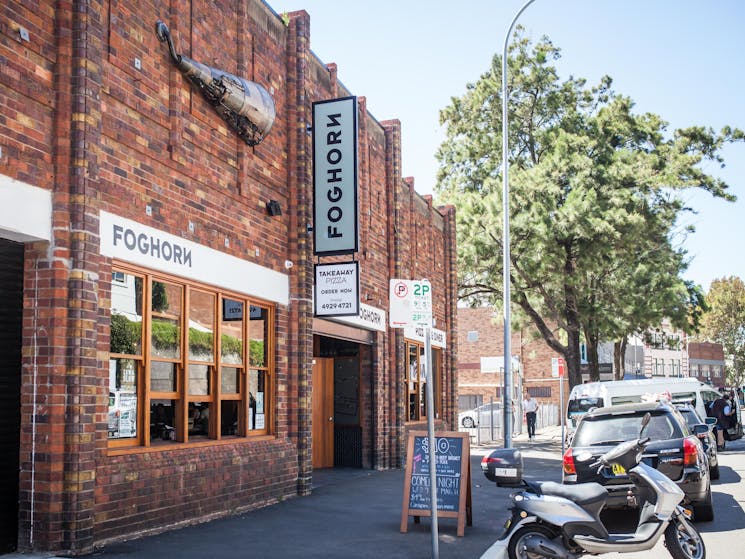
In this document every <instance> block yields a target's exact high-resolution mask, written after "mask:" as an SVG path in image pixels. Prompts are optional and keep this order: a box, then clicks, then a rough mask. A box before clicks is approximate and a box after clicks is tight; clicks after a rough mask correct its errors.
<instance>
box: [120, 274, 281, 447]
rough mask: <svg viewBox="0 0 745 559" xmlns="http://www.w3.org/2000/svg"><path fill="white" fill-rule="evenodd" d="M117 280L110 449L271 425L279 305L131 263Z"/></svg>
mask: <svg viewBox="0 0 745 559" xmlns="http://www.w3.org/2000/svg"><path fill="white" fill-rule="evenodd" d="M120 268H121V269H120ZM113 278H114V279H115V281H112V284H111V285H112V294H111V332H110V339H111V347H110V368H109V439H110V440H111V446H116V447H125V446H133V445H144V446H162V445H169V444H170V445H175V444H185V443H188V442H189V441H192V440H193V441H205V440H210V439H220V438H222V437H245V436H248V435H255V434H266V433H269V432H270V431H269V425H270V413H271V407H270V404H271V392H270V390H271V386H272V383H271V373H272V370H273V369H272V367H271V365H272V362H273V360H272V337H271V333H272V332H273V318H274V315H273V310H272V308H271V307H268V306H262V305H260V304H257V303H256V302H255V301H251V300H250V299H247V298H241V297H239V296H235V295H229V294H223V293H220V292H219V291H213V290H210V289H209V288H206V287H204V286H196V285H190V284H187V283H179V282H178V281H174V280H165V279H162V278H158V277H155V276H151V275H150V274H148V273H147V272H145V271H137V272H134V271H129V267H128V266H121V267H116V268H115V269H114V270H113ZM144 301H149V305H147V304H145V305H143V302H144ZM143 306H144V308H143ZM247 310H248V316H247V315H246V311H247ZM247 318H248V320H247ZM146 333H147V338H146ZM247 364H250V369H248V368H247ZM145 380H147V382H145ZM148 424H149V429H148V428H144V427H143V426H147V425H148Z"/></svg>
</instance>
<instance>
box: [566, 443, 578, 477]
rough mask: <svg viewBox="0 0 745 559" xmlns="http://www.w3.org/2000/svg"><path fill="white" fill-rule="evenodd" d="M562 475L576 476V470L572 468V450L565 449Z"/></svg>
mask: <svg viewBox="0 0 745 559" xmlns="http://www.w3.org/2000/svg"><path fill="white" fill-rule="evenodd" d="M564 473H565V474H576V473H577V468H575V467H574V456H573V455H572V449H571V448H567V451H566V452H565V453H564Z"/></svg>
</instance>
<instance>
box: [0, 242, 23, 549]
mask: <svg viewBox="0 0 745 559" xmlns="http://www.w3.org/2000/svg"><path fill="white" fill-rule="evenodd" d="M0 293H2V297H0V554H1V553H5V552H9V551H14V550H15V549H16V542H17V540H18V452H19V449H20V428H21V427H20V424H21V326H22V321H23V245H22V244H20V243H14V242H11V241H6V240H4V239H0Z"/></svg>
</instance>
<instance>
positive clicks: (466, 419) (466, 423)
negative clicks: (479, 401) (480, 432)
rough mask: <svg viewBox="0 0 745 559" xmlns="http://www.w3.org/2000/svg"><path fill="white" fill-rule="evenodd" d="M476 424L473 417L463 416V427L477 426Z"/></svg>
mask: <svg viewBox="0 0 745 559" xmlns="http://www.w3.org/2000/svg"><path fill="white" fill-rule="evenodd" d="M475 426H476V424H475V423H474V422H473V418H472V417H464V418H463V427H465V428H466V429H471V428H472V427H475Z"/></svg>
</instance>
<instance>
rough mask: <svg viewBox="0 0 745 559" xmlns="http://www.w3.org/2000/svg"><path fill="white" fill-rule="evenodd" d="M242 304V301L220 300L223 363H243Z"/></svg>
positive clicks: (221, 355)
mask: <svg viewBox="0 0 745 559" xmlns="http://www.w3.org/2000/svg"><path fill="white" fill-rule="evenodd" d="M244 306H245V305H244V304H243V301H234V300H233V299H223V301H222V320H221V322H220V330H221V333H222V334H221V338H220V359H221V361H222V362H223V363H225V364H230V365H243V311H244Z"/></svg>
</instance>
